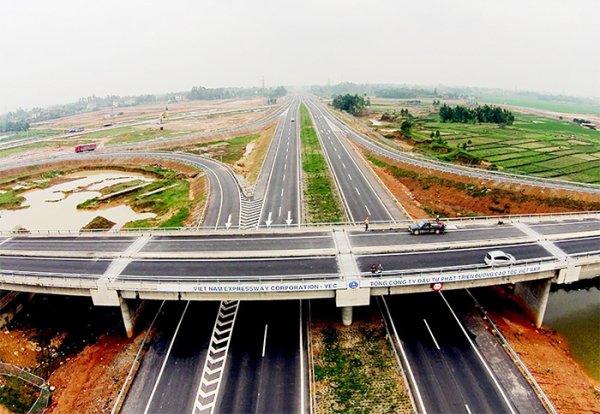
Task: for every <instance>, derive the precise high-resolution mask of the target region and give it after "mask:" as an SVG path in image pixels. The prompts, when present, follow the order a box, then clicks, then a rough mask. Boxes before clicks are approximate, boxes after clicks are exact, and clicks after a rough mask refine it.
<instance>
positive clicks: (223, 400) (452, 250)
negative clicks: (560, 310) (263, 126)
mask: <svg viewBox="0 0 600 414" xmlns="http://www.w3.org/2000/svg"><path fill="white" fill-rule="evenodd" d="M306 103H307V106H308V108H309V110H310V112H311V113H312V117H313V120H314V121H315V127H316V129H317V130H318V133H319V138H320V140H321V142H322V145H323V148H324V152H325V153H326V157H327V158H328V161H329V165H330V166H331V169H332V171H333V174H334V177H335V181H336V184H337V185H338V190H339V191H340V194H341V195H342V199H343V200H344V206H345V209H346V213H347V215H348V217H349V218H350V219H351V221H352V222H355V223H361V222H362V220H363V219H364V217H365V216H370V217H371V220H372V223H376V222H382V223H387V225H386V226H385V227H384V226H381V227H376V228H375V229H372V231H369V232H364V231H357V230H356V229H352V228H350V229H342V230H341V232H342V233H343V234H344V236H345V237H346V238H347V240H348V249H349V255H350V256H351V257H352V259H356V268H357V269H358V271H359V273H360V274H359V275H355V276H359V277H361V278H364V279H368V278H370V277H371V276H372V275H369V273H368V268H369V266H370V264H371V263H383V264H384V266H385V271H384V273H383V274H380V275H378V276H377V277H379V278H385V277H387V276H398V275H400V277H401V276H402V275H403V274H404V273H407V272H414V271H432V270H435V269H441V268H444V269H448V268H462V267H473V266H475V267H478V266H482V265H483V263H482V260H483V256H484V255H485V252H486V251H487V250H491V249H493V248H502V249H504V250H506V251H508V252H513V253H514V255H515V256H516V257H517V259H518V260H541V259H544V260H546V259H548V260H554V259H557V256H556V251H557V250H558V251H562V252H564V254H565V257H567V256H568V257H571V256H576V255H577V254H579V253H586V252H593V251H597V250H598V248H597V241H598V235H600V219H598V217H591V218H589V217H588V218H581V219H570V218H564V219H563V220H562V221H560V222H557V221H553V222H550V221H548V222H539V223H537V222H531V223H529V224H528V225H523V223H518V224H519V225H517V224H515V225H512V224H506V225H497V224H492V223H490V224H478V225H465V226H463V225H462V224H459V223H457V225H456V226H457V228H456V230H452V231H449V232H448V233H447V234H445V235H441V236H435V235H431V236H429V235H422V236H411V235H409V234H408V233H407V232H406V231H405V230H404V229H403V228H401V226H400V225H395V223H398V222H400V221H401V220H403V219H404V216H403V214H402V212H401V209H400V208H399V207H398V206H397V205H396V204H395V203H394V201H393V200H392V199H391V198H390V197H389V195H388V194H387V193H386V192H385V190H384V189H383V188H382V187H381V186H380V185H379V183H378V182H377V181H376V179H375V178H374V177H373V176H372V175H371V174H370V172H369V170H368V168H367V167H366V165H365V164H364V163H363V162H362V160H361V159H360V157H359V156H358V155H357V154H356V153H355V152H354V150H353V149H352V147H351V146H350V145H349V144H348V143H347V141H346V140H345V139H343V136H344V135H343V133H341V132H346V129H347V127H344V126H343V125H342V126H336V123H337V122H338V121H337V120H335V119H334V118H333V117H332V116H331V114H330V113H329V112H328V111H326V110H323V108H322V107H320V106H319V105H317V104H316V103H314V102H312V101H311V100H308V101H307V102H306ZM298 105H299V102H298V101H297V100H293V101H292V102H290V104H289V106H288V107H287V108H286V109H287V112H285V111H282V112H281V113H282V114H283V116H282V121H281V122H280V126H279V128H278V129H277V132H276V135H275V137H274V140H273V144H272V150H270V151H272V152H271V153H272V156H267V160H266V161H265V167H264V172H261V176H262V177H266V176H268V177H269V178H268V180H267V181H265V180H264V179H263V180H262V181H261V182H260V183H259V185H257V192H256V193H255V194H257V199H258V200H257V201H259V202H261V203H262V207H261V208H262V210H261V213H260V221H258V222H257V226H260V227H261V230H259V231H256V232H240V231H237V230H238V229H240V228H244V227H245V226H244V225H243V224H242V222H243V221H244V220H243V219H244V217H243V215H244V213H243V202H244V200H243V194H242V190H241V188H240V186H239V184H238V183H237V180H236V179H235V177H234V176H233V175H232V173H231V172H230V170H229V169H227V168H225V167H223V166H222V165H221V164H219V163H217V162H214V161H210V160H206V159H203V158H200V157H194V156H188V155H182V154H169V155H164V154H163V155H162V156H163V157H168V158H173V159H177V160H185V162H189V163H195V165H198V166H199V167H200V168H202V169H204V171H206V173H207V175H208V177H209V180H210V185H211V199H210V203H209V204H208V208H207V210H206V216H205V220H204V223H203V227H204V228H209V229H213V230H214V229H217V228H218V229H219V230H221V231H219V232H211V233H207V234H204V233H202V232H200V231H199V232H197V233H191V234H184V235H148V234H146V235H142V236H140V237H131V236H103V237H87V236H74V237H40V238H36V237H7V238H4V239H0V254H1V256H0V268H2V269H3V271H4V272H13V273H18V274H20V275H21V276H22V275H29V276H33V277H35V278H36V282H35V283H37V284H39V283H42V284H43V283H44V280H45V279H47V280H49V279H52V280H53V281H54V280H56V279H61V280H65V281H71V280H79V281H80V282H81V284H82V285H83V284H84V282H86V283H87V282H89V281H92V282H93V283H96V282H98V281H102V282H103V283H108V284H110V283H117V284H118V283H121V284H123V283H128V282H133V281H135V282H136V283H137V286H139V285H140V284H143V283H148V282H149V285H150V284H151V285H152V286H154V285H155V284H156V283H158V285H159V286H160V284H161V283H164V284H168V285H169V286H170V289H171V288H172V287H173V286H177V288H180V287H182V286H185V285H193V284H198V283H199V282H202V283H209V284H211V283H212V284H213V285H219V286H220V285H227V284H235V285H240V284H241V283H243V282H249V283H257V282H258V283H262V282H264V281H268V282H269V283H280V284H285V283H286V282H287V281H290V280H298V281H306V280H313V278H318V279H319V280H341V279H342V278H343V277H344V276H345V275H343V274H342V266H341V265H340V255H339V252H340V246H339V240H340V238H339V233H340V230H339V229H334V230H332V229H320V230H319V229H311V230H306V229H296V230H293V231H288V232H272V231H269V230H267V229H266V227H268V226H271V225H273V226H275V225H288V226H289V224H293V226H292V227H295V225H296V224H301V209H300V197H299V191H300V190H299V183H298V178H299V157H298V153H299V149H298V147H299V144H298V134H297V122H292V121H291V118H292V117H293V118H295V119H296V120H297V119H298ZM338 125H339V124H338ZM342 127H343V128H345V129H344V130H342ZM336 128H337V129H336ZM348 133H350V134H353V133H354V132H352V131H348ZM107 156H111V157H113V156H117V154H110V155H107ZM118 156H121V155H118ZM122 156H131V154H123V155H122ZM156 156H158V155H156V154H152V157H156ZM90 158H91V157H90ZM288 170H289V171H290V174H291V175H289V176H288V175H287V174H288V173H287V172H286V171H288ZM284 172H285V173H284ZM267 173H268V174H267ZM260 186H264V187H262V188H261V187H260ZM263 194H264V199H263V200H261V197H262V195H263ZM287 220H291V222H289V223H288V222H287ZM389 223H392V226H391V227H390V226H389ZM225 229H227V230H228V231H224V230H225ZM576 233H580V234H579V235H578V234H576ZM596 233H598V234H596ZM536 234H537V235H539V236H540V237H539V238H536V237H535V235H536ZM542 236H543V237H542ZM550 239H552V240H553V246H554V247H555V248H556V247H557V246H559V248H558V249H555V250H552V249H550V250H549V246H548V243H550V242H548V240H550ZM464 245H469V247H464ZM461 246H462V247H461ZM117 262H119V263H121V264H122V266H121V267H118V268H117V269H116V270H115V266H114V264H115V263H117ZM152 289H156V288H155V287H153V288H152ZM166 292H167V294H170V295H171V297H173V298H175V297H177V294H179V297H182V296H181V295H182V293H185V292H186V291H185V290H182V291H177V290H170V291H166ZM147 293H148V292H144V291H142V290H139V291H137V292H135V294H136V295H137V296H138V297H142V298H143V297H144V295H145V294H147ZM307 293H310V292H307ZM238 297H239V295H237V296H236V295H231V296H230V299H231V300H223V301H221V300H219V301H217V300H213V301H211V300H207V298H208V297H207V296H203V297H202V299H203V300H201V301H193V300H182V301H179V302H175V303H166V304H165V305H164V307H163V308H162V310H161V314H160V315H159V317H158V319H157V332H158V333H157V336H156V337H155V338H154V340H153V342H152V344H151V345H150V348H149V349H148V352H147V354H146V357H145V358H144V360H143V362H142V365H141V366H140V369H139V372H138V375H137V377H136V380H135V381H134V383H133V385H132V388H131V391H130V392H129V395H128V397H127V399H126V400H125V403H124V406H123V411H122V412H124V413H138V412H144V413H154V412H165V410H167V411H169V410H173V411H174V412H189V413H191V412H194V413H196V412H198V413H200V412H240V411H241V412H306V407H307V406H308V404H307V401H308V398H309V393H308V392H307V368H306V366H305V363H306V356H305V355H304V353H305V352H306V343H305V338H306V322H305V321H306V318H305V315H306V308H307V306H306V301H302V300H297V299H296V300H289V301H261V302H258V301H256V302H252V301H241V302H240V301H238V300H236V299H237V298H238ZM306 297H307V298H308V297H311V296H310V295H307V296H306ZM185 298H193V296H192V295H189V296H186V297H185ZM215 298H216V297H215ZM254 298H259V296H254ZM408 298H409V296H396V297H393V299H392V300H390V306H389V308H390V316H389V318H390V320H391V321H393V323H394V324H395V325H397V326H398V330H399V334H400V341H401V342H402V343H405V344H407V351H408V352H407V353H408V357H409V361H410V362H409V363H410V365H411V366H413V365H418V366H419V369H420V368H423V370H416V371H417V372H416V380H417V381H416V382H417V383H418V384H419V385H420V384H433V385H432V386H431V388H430V389H429V388H428V393H427V396H425V397H423V398H424V402H423V407H429V409H428V410H427V411H428V412H435V411H436V409H437V408H440V407H441V408H444V409H446V408H448V407H450V408H453V407H461V408H466V411H459V412H468V410H473V411H472V412H476V410H477V411H491V412H511V406H512V405H511V403H509V402H507V401H506V399H505V398H504V397H503V396H502V394H503V391H502V387H498V386H497V384H495V383H494V380H493V376H491V375H489V373H487V372H486V369H485V363H484V362H483V361H482V360H481V359H479V358H478V357H477V355H476V354H477V352H476V350H475V348H474V347H473V346H471V345H470V344H469V343H468V340H466V339H459V337H460V335H463V336H464V334H462V333H461V332H458V331H457V326H453V325H452V321H453V317H452V316H451V315H452V313H451V312H450V311H449V310H448V308H449V306H448V305H447V304H446V302H445V301H443V300H442V301H440V300H432V301H431V306H429V301H427V307H424V306H417V305H419V304H420V303H422V302H420V301H417V302H416V304H413V305H414V306H412V307H408V308H407V307H404V308H403V306H405V305H406V304H410V300H413V299H408ZM219 299H221V297H219ZM401 299H402V300H401ZM454 300H455V299H454V295H450V300H449V301H450V302H452V301H454ZM415 309H418V310H419V312H415V311H414V310H415ZM407 314H411V315H410V318H407ZM432 315H435V316H436V317H438V318H439V321H435V322H432V323H431V325H430V326H429V328H430V329H431V332H434V334H433V335H436V341H437V336H439V337H440V340H439V342H438V345H440V344H441V346H440V348H443V351H442V352H441V353H438V352H437V351H438V350H437V347H436V349H435V350H434V349H433V348H432V347H431V344H430V342H431V336H430V337H428V336H427V335H430V334H429V330H427V332H424V331H423V327H422V326H420V324H419V318H420V319H426V320H428V321H429V320H430V319H431V317H432ZM405 319H406V320H405ZM400 322H402V323H400ZM403 324H406V325H403ZM413 325H414V331H415V332H414V333H413V329H412V327H413ZM406 326H408V328H406ZM224 327H227V328H224ZM225 331H227V332H225ZM426 334H427V335H426ZM411 335H413V336H411ZM427 341H428V342H427ZM223 344H225V345H223ZM221 345H222V346H221ZM478 361H479V362H478ZM465 366H467V368H468V371H467V372H468V373H469V375H466V376H460V377H457V376H456V372H462V371H461V370H463V369H465ZM427 367H429V368H427ZM446 381H450V383H451V384H453V385H452V386H448V387H445V386H444V385H445V382H446ZM435 384H437V386H436V385H435ZM427 387H428V386H427ZM467 391H469V392H467ZM488 393H489V395H488ZM429 394H432V395H429ZM483 394H485V398H484V397H482V395H483ZM444 404H447V405H444ZM463 406H464V407H463ZM436 407H437V408H436ZM469 407H470V408H469Z"/></svg>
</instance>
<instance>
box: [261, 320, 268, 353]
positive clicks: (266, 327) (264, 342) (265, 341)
mask: <svg viewBox="0 0 600 414" xmlns="http://www.w3.org/2000/svg"><path fill="white" fill-rule="evenodd" d="M268 329H269V325H265V337H264V338H263V350H262V356H263V358H264V357H265V349H266V347H267V330H268Z"/></svg>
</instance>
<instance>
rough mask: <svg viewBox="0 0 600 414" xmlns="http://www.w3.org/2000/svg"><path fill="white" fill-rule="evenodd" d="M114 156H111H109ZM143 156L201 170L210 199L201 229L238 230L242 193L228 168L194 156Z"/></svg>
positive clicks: (160, 154)
mask: <svg viewBox="0 0 600 414" xmlns="http://www.w3.org/2000/svg"><path fill="white" fill-rule="evenodd" d="M114 155H115V154H111V156H114ZM130 156H131V155H130ZM143 156H150V157H158V158H169V159H174V160H176V161H183V162H186V163H188V164H190V165H193V166H196V167H198V168H200V169H201V170H203V171H204V172H205V173H206V175H207V177H208V179H209V180H210V199H209V203H208V208H207V210H206V214H205V217H204V221H203V223H202V225H203V227H208V228H214V229H217V228H229V229H239V228H240V220H241V214H242V210H241V196H242V191H241V189H240V187H239V184H238V182H237V180H236V178H235V176H234V175H233V173H232V172H231V170H230V169H229V167H227V166H225V165H224V164H221V163H218V162H217V161H214V160H211V159H208V158H203V157H199V156H195V155H187V154H176V155H170V154H169V155H165V154H164V153H148V154H147V155H146V154H144V155H143Z"/></svg>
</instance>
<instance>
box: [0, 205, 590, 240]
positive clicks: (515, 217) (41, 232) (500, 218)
mask: <svg viewBox="0 0 600 414" xmlns="http://www.w3.org/2000/svg"><path fill="white" fill-rule="evenodd" d="M594 216H600V210H594V211H573V212H565V213H536V214H505V215H494V216H475V217H453V218H440V221H442V222H444V223H446V224H476V223H482V224H483V223H486V224H489V222H493V223H495V224H503V223H505V222H506V223H509V222H512V221H521V220H535V219H539V220H541V219H569V218H574V219H583V218H586V217H594ZM411 223H412V221H411V220H401V221H395V222H394V221H389V220H386V221H371V223H370V224H369V226H370V227H371V228H377V227H385V228H390V229H396V230H398V229H404V227H405V226H408V225H409V224H411ZM363 225H364V224H363V222H362V221H355V222H336V223H303V224H291V225H286V224H278V225H276V224H273V225H270V226H266V225H259V226H258V228H256V227H253V228H251V229H245V230H243V231H256V230H262V231H269V230H274V231H279V230H298V229H305V230H306V229H324V228H333V227H336V228H338V227H346V228H352V227H362V226H363ZM233 230H236V231H241V230H240V229H239V228H238V227H235V226H231V227H229V228H226V227H224V226H221V227H213V226H211V227H195V226H194V227H139V228H120V229H65V230H58V229H38V230H35V229H34V230H32V229H15V230H0V236H27V235H31V236H80V235H92V234H118V235H124V234H140V233H143V234H149V233H150V234H156V235H160V234H174V233H180V234H181V233H214V232H216V231H221V232H227V231H233Z"/></svg>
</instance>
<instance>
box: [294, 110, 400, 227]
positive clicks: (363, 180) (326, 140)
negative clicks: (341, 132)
mask: <svg viewBox="0 0 600 414" xmlns="http://www.w3.org/2000/svg"><path fill="white" fill-rule="evenodd" d="M303 101H304V102H305V104H306V107H307V108H308V110H309V112H310V113H311V115H312V117H313V124H314V127H315V129H316V132H317V134H318V135H319V137H320V141H321V145H322V148H323V152H324V154H325V156H326V158H327V159H328V161H329V166H330V169H331V172H332V174H333V176H334V180H335V182H336V185H337V186H338V189H339V191H340V193H341V194H342V202H343V204H344V208H345V211H346V214H347V215H348V218H349V220H350V221H351V222H354V223H361V222H362V221H364V220H365V218H366V217H367V216H368V217H370V220H371V222H372V223H374V222H378V221H384V222H390V221H391V222H395V221H396V220H401V219H406V217H405V216H404V215H403V214H402V213H401V212H400V211H399V210H398V208H397V207H396V206H395V204H394V203H393V201H392V200H391V199H390V197H389V196H388V195H387V194H386V193H385V192H384V191H383V190H382V189H381V191H379V192H378V191H376V189H375V187H381V185H380V184H379V183H377V182H375V183H371V182H370V181H369V180H368V179H367V174H368V175H371V174H370V173H369V172H367V174H365V173H364V172H363V171H362V170H361V168H360V167H359V162H361V161H360V160H358V162H357V160H356V159H355V156H353V155H352V154H351V152H350V151H349V150H348V148H347V147H346V146H345V145H344V144H343V143H342V142H341V141H340V139H339V138H338V136H337V135H336V134H335V133H334V131H333V130H332V129H331V127H330V125H329V124H328V122H327V120H326V117H328V116H330V115H329V114H328V113H326V112H324V111H323V110H322V109H321V108H320V106H318V105H316V104H315V103H314V102H313V101H312V100H310V99H306V100H304V99H303ZM384 199H385V200H386V201H387V202H384Z"/></svg>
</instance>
